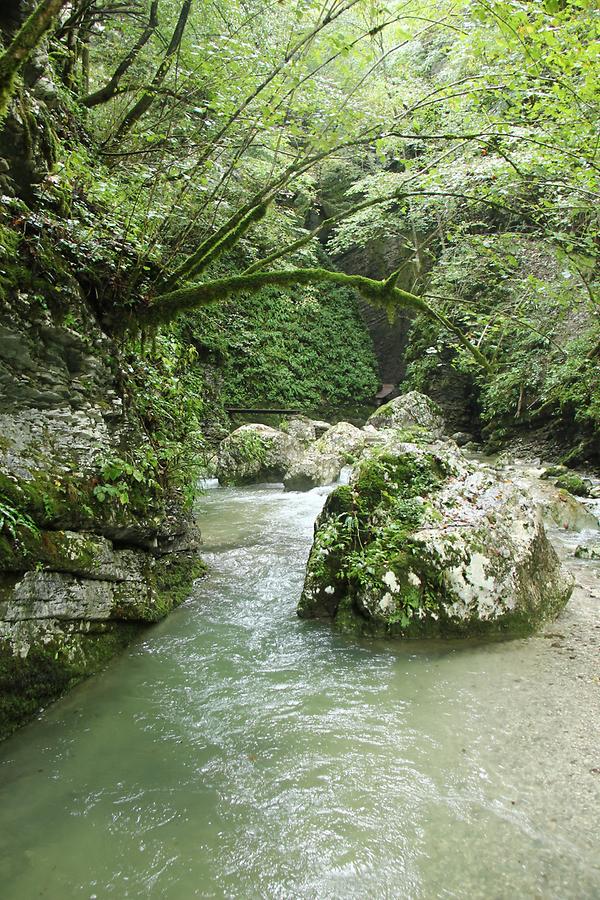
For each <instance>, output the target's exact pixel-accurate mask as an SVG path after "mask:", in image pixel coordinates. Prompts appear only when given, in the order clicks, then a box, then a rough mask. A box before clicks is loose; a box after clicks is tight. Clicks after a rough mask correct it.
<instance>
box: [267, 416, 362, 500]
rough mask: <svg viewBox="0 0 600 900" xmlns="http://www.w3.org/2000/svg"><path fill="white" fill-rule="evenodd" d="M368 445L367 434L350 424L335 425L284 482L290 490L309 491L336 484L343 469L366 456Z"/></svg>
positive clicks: (301, 458)
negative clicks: (362, 455)
mask: <svg viewBox="0 0 600 900" xmlns="http://www.w3.org/2000/svg"><path fill="white" fill-rule="evenodd" d="M367 441H368V437H367V435H366V434H365V433H364V431H361V429H360V428H356V426H355V425H351V424H350V423H349V422H338V423H337V425H333V426H332V427H330V428H329V429H328V430H327V431H326V432H325V433H324V434H323V435H322V436H321V437H320V438H319V439H318V440H317V441H315V442H314V443H313V444H312V445H310V446H309V447H308V448H307V449H306V450H305V452H304V453H303V454H302V456H300V457H298V458H297V459H296V460H294V461H293V463H292V465H291V466H290V467H289V468H288V470H287V472H286V473H285V476H284V479H283V483H284V484H285V488H286V490H288V491H307V490H310V489H311V488H314V487H319V486H320V485H325V484H333V482H334V481H337V479H338V478H339V476H340V472H341V470H342V468H343V467H344V466H345V465H346V464H348V463H350V462H353V461H354V460H355V459H356V457H357V456H358V455H359V454H360V453H361V452H362V450H363V449H364V447H365V446H366V444H367Z"/></svg>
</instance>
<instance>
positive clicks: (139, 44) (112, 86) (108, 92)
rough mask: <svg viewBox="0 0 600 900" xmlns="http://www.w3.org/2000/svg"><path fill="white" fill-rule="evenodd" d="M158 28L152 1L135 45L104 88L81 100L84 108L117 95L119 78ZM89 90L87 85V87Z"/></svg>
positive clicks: (154, 2) (156, 14)
mask: <svg viewBox="0 0 600 900" xmlns="http://www.w3.org/2000/svg"><path fill="white" fill-rule="evenodd" d="M157 26H158V0H152V5H151V7H150V18H149V19H148V24H147V26H146V27H145V29H144V30H143V31H142V33H141V35H140V36H139V38H138V40H137V41H136V43H135V44H134V45H133V47H132V48H131V50H130V51H129V53H128V54H127V56H126V57H125V59H123V60H122V61H121V62H120V63H119V65H118V66H117V68H116V69H115V71H114V74H113V76H112V78H111V79H110V81H108V82H107V83H106V84H105V85H104V87H101V88H99V89H98V90H97V91H94V92H93V93H91V94H88V95H87V97H84V98H83V99H82V101H81V102H82V103H83V105H84V106H88V107H92V106H98V104H99V103H106V102H107V101H108V100H110V99H111V97H114V96H115V94H116V93H117V89H118V87H119V83H120V81H121V78H122V77H123V75H124V74H125V72H127V70H128V69H130V68H131V66H132V65H133V63H134V62H135V60H136V59H137V57H138V56H139V53H140V51H141V50H142V49H143V48H144V47H145V46H146V44H147V43H148V41H149V40H150V38H151V37H152V35H153V33H154V31H155V30H156V28H157ZM88 88H89V85H88Z"/></svg>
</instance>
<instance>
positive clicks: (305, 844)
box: [0, 486, 600, 900]
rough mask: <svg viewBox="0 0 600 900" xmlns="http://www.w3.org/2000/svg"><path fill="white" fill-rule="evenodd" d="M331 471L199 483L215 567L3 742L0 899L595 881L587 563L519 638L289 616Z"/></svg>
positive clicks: (565, 893) (411, 891)
mask: <svg viewBox="0 0 600 900" xmlns="http://www.w3.org/2000/svg"><path fill="white" fill-rule="evenodd" d="M325 494H326V491H325V490H319V489H317V490H315V491H312V492H310V493H308V494H294V493H288V494H286V493H283V492H282V491H281V490H280V489H279V488H278V487H273V486H271V487H255V488H245V489H219V490H214V491H209V492H208V493H207V494H206V495H205V496H204V497H203V498H202V499H201V501H200V504H199V513H200V520H201V523H202V527H203V532H204V537H205V541H206V545H205V550H206V551H207V552H206V556H207V559H208V562H209V563H210V564H211V565H212V566H213V569H212V572H211V574H210V576H209V577H208V578H207V579H205V580H203V581H202V582H199V583H198V584H197V586H196V589H195V591H194V594H193V596H192V597H191V598H190V600H189V601H188V602H187V603H186V604H185V605H184V606H183V607H181V608H180V609H179V610H177V611H176V612H175V613H174V614H173V615H172V616H171V617H170V618H169V619H168V620H167V621H165V622H163V623H162V624H161V625H159V626H157V627H156V628H153V629H152V630H151V631H149V632H147V633H146V635H145V636H144V637H143V639H142V640H140V641H139V642H138V643H137V644H135V645H133V646H132V647H131V648H130V649H129V650H128V651H127V652H126V653H125V654H124V655H123V656H122V657H121V658H120V659H118V660H117V661H115V662H114V663H113V664H112V665H111V666H110V667H109V668H108V669H107V670H106V671H105V672H104V673H103V674H102V675H101V676H99V677H98V678H95V679H94V680H92V681H89V682H87V683H85V684H82V685H80V686H79V687H78V688H76V689H75V690H74V691H73V692H72V693H71V694H69V696H67V697H66V698H64V699H63V700H62V701H60V702H59V703H57V704H55V705H54V706H53V707H51V708H50V709H48V710H47V711H46V712H45V713H43V714H42V715H41V716H40V718H39V720H38V721H36V722H34V723H32V724H30V725H29V726H27V727H26V728H24V729H22V730H21V731H20V732H19V733H18V734H16V735H15V736H13V737H12V738H11V739H9V740H8V741H7V742H6V743H5V744H3V745H1V746H0V885H1V886H2V888H1V890H0V893H1V896H2V897H3V898H4V900H25V898H27V900H30V898H34V897H44V898H52V900H59V898H61V900H62V898H68V897H84V898H85V897H89V898H92V897H96V898H104V897H118V898H121V897H164V898H168V900H185V898H190V897H216V898H220V897H227V898H244V900H245V898H254V897H256V898H286V900H287V898H296V897H297V898H315V900H316V898H324V897H327V898H330V897H331V898H364V897H367V896H368V897H376V898H388V897H389V898H413V897H414V898H430V897H463V898H469V900H471V898H479V897H481V898H508V897H528V898H529V897H543V898H550V897H552V898H554V897H556V898H587V897H590V898H591V897H597V896H598V895H600V844H599V838H598V829H597V813H598V809H599V808H600V774H599V773H597V772H595V771H594V770H595V769H597V768H598V767H600V755H599V753H600V751H599V749H598V747H599V742H598V733H597V723H598V695H599V692H600V689H599V678H598V672H597V670H596V671H594V668H593V666H594V665H595V663H596V662H597V660H596V658H595V654H597V649H598V644H599V643H600V641H599V638H600V630H599V624H600V623H599V621H598V610H599V608H600V603H599V600H600V598H599V596H598V595H599V594H600V589H599V590H597V591H595V590H594V588H593V585H594V584H595V581H594V576H593V574H590V573H593V572H594V571H597V569H593V568H592V567H593V566H594V565H595V564H593V563H585V562H583V561H582V562H578V563H577V567H579V569H580V571H581V578H582V580H583V581H584V582H585V583H586V585H587V589H586V590H583V589H579V590H578V591H576V594H575V596H574V599H573V601H572V602H571V603H570V604H569V606H568V607H567V609H566V611H565V612H564V613H563V615H562V616H561V618H560V619H559V620H558V621H557V622H556V623H554V624H553V625H552V626H551V627H549V628H547V629H546V631H545V633H544V634H542V635H539V636H537V637H534V638H530V639H528V640H517V641H511V642H507V643H496V644H487V645H482V644H471V645H468V646H464V645H458V644H450V643H443V644H437V645H435V646H434V645H429V646H417V645H402V644H391V645H390V644H384V643H378V642H372V641H362V642H357V641H356V640H354V639H349V638H348V639H346V638H344V637H343V636H340V635H338V634H335V633H334V632H333V631H331V630H330V629H329V628H328V627H324V626H322V625H319V624H315V623H311V622H302V621H300V620H298V619H297V618H296V616H295V605H296V602H297V599H298V596H299V593H300V590H301V586H302V580H303V572H304V565H305V561H306V557H307V555H308V550H309V547H310V542H311V537H312V528H313V521H314V518H315V516H316V514H317V512H318V511H319V509H320V507H321V505H322V503H323V500H324V497H325ZM558 537H560V535H558Z"/></svg>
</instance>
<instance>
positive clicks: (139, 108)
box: [112, 0, 192, 144]
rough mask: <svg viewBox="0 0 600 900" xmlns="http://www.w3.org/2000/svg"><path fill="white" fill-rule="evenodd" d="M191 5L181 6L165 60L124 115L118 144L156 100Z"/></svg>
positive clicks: (115, 141) (115, 140)
mask: <svg viewBox="0 0 600 900" xmlns="http://www.w3.org/2000/svg"><path fill="white" fill-rule="evenodd" d="M191 5H192V0H184V3H183V6H182V7H181V12H180V13H179V19H178V20H177V25H176V26H175V31H174V32H173V37H172V38H171V42H170V43H169V46H168V47H167V50H166V53H165V55H164V57H163V61H162V62H161V64H160V66H159V67H158V69H157V70H156V72H155V74H154V77H153V78H152V81H151V82H150V84H149V85H148V87H147V88H146V89H145V90H144V92H143V93H142V96H141V97H140V99H139V100H138V101H137V103H135V104H134V105H133V106H132V107H131V109H130V110H129V111H128V112H127V113H126V114H125V116H124V117H123V121H122V122H121V124H120V125H119V127H118V129H117V131H116V134H115V136H114V138H113V139H112V143H113V144H118V143H119V141H120V140H122V138H123V137H125V135H126V134H127V133H128V132H129V131H131V129H132V128H133V126H134V125H135V123H136V122H137V121H139V119H141V118H142V116H143V115H144V114H145V113H146V112H147V111H148V110H149V109H150V107H151V105H152V103H153V102H154V99H155V97H156V91H157V88H159V87H160V85H161V84H162V83H163V81H164V80H165V78H166V76H167V73H168V71H169V69H170V68H171V64H172V62H173V59H174V58H175V54H176V53H177V51H178V50H179V47H180V45H181V39H182V38H183V32H184V31H185V26H186V23H187V19H188V15H189V12H190V7H191Z"/></svg>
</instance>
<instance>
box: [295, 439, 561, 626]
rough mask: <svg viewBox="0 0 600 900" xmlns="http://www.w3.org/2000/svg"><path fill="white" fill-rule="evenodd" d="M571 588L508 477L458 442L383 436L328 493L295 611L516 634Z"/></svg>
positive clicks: (348, 620)
mask: <svg viewBox="0 0 600 900" xmlns="http://www.w3.org/2000/svg"><path fill="white" fill-rule="evenodd" d="M571 589H572V582H571V581H570V579H569V578H568V576H567V575H566V574H565V572H564V570H563V569H562V568H561V565H560V563H559V560H558V558H557V556H556V554H555V552H554V550H553V548H552V547H551V545H550V544H549V542H548V540H547V538H546V534H545V531H544V527H543V525H542V522H541V518H540V515H539V513H538V509H537V507H536V505H535V504H534V503H532V502H531V501H530V500H529V499H527V498H526V497H524V496H523V495H522V493H521V492H520V491H519V490H518V489H517V488H516V487H515V486H514V485H513V484H512V483H509V482H507V481H503V480H502V479H501V478H500V477H499V476H498V475H497V474H496V473H494V472H493V471H492V470H491V469H488V468H486V467H483V466H480V465H478V464H475V463H470V462H468V461H467V460H466V459H465V457H464V456H463V455H462V454H461V453H460V451H458V449H457V448H456V447H455V445H453V444H449V443H446V442H434V443H430V444H423V445H417V444H413V443H404V444H403V443H397V444H396V445H393V444H392V443H389V444H388V445H387V446H384V447H380V448H374V449H372V450H370V451H369V452H368V453H367V454H366V455H365V457H364V458H363V459H362V460H361V462H360V463H359V465H358V467H357V469H356V471H355V474H354V476H353V478H352V480H351V482H350V484H349V485H347V486H340V487H338V488H337V489H336V490H334V491H333V493H332V494H331V495H330V496H329V498H328V500H327V503H326V505H325V508H324V510H323V512H322V514H321V516H320V518H319V519H318V521H317V526H316V530H315V539H314V543H313V547H312V550H311V554H310V558H309V562H308V568H307V575H306V581H305V584H304V590H303V592H302V597H301V600H300V604H299V607H298V614H299V615H300V616H301V617H304V618H329V619H332V620H333V621H334V622H335V623H336V625H338V626H339V627H341V628H343V629H344V630H351V631H354V632H358V633H363V634H373V635H383V636H385V635H389V636H396V637H401V638H433V637H443V636H448V637H450V636H455V637H468V636H471V635H506V636H509V635H522V634H527V633H529V632H531V631H533V630H534V629H535V628H536V627H537V626H538V625H539V624H540V623H542V622H543V621H545V620H547V619H550V618H553V617H554V616H556V615H557V614H558V612H559V611H560V609H561V608H562V607H563V606H564V604H565V603H566V602H567V600H568V597H569V596H570V593H571Z"/></svg>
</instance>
